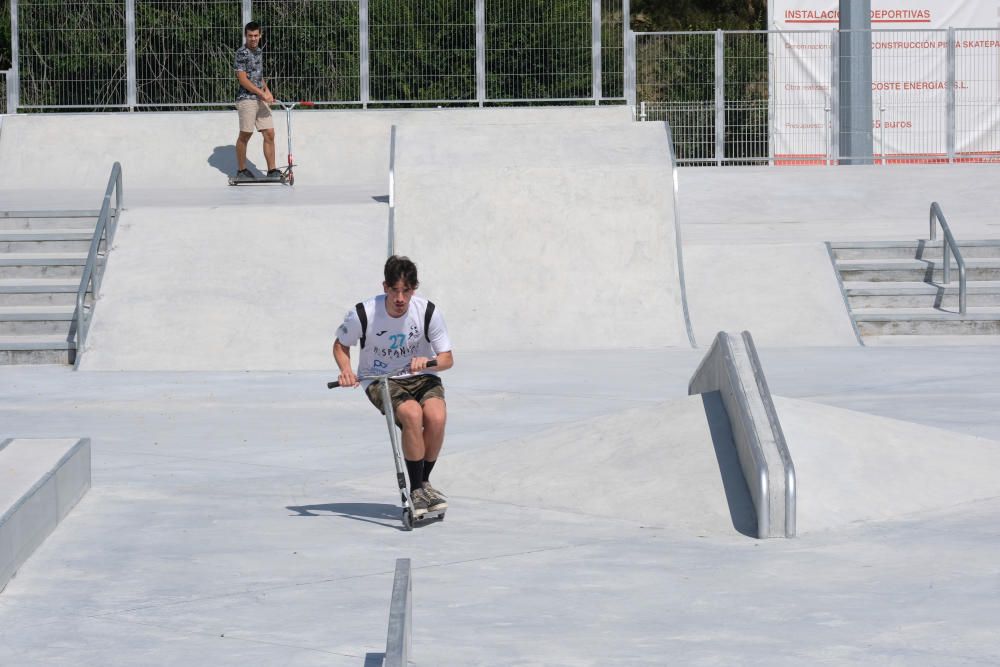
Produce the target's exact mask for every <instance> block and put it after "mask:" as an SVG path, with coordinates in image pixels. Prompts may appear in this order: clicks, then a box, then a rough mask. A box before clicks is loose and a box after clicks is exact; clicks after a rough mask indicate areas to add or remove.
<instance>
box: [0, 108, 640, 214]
mask: <svg viewBox="0 0 1000 667" xmlns="http://www.w3.org/2000/svg"><path fill="white" fill-rule="evenodd" d="M273 113H274V114H275V115H274V120H275V135H276V142H277V161H278V164H279V165H282V164H285V162H286V155H287V151H286V143H287V132H286V130H285V112H284V111H283V110H282V109H280V108H277V109H275V110H274V112H273ZM501 118H510V119H512V118H521V119H526V120H530V121H532V122H559V120H560V119H561V120H562V122H569V123H573V124H593V123H605V122H608V121H609V120H611V119H616V120H620V122H622V123H628V122H629V121H628V110H627V109H625V108H624V107H607V108H604V109H570V110H560V111H558V112H553V111H552V110H551V109H541V110H538V109H523V110H500V109H498V110H489V109H487V110H482V109H467V110H434V109H431V110H400V111H392V110H390V111H330V110H296V111H293V130H292V135H293V137H292V138H293V143H294V146H293V153H294V155H295V161H296V163H297V164H299V165H300V166H299V168H298V169H296V171H295V182H296V187H297V188H310V187H316V186H320V187H322V186H344V185H358V184H372V183H375V184H378V186H379V191H378V192H377V194H379V195H384V194H387V192H388V191H387V183H388V173H389V135H390V129H391V127H392V126H393V125H401V124H402V125H434V124H440V125H450V124H453V123H456V122H463V121H464V122H483V121H491V120H492V121H496V120H497V119H501ZM237 129H238V128H237V121H236V112H235V111H205V112H173V113H145V112H144V113H101V114H20V115H17V116H7V117H6V118H5V119H4V124H3V130H2V133H0V168H2V169H3V174H4V177H3V180H2V181H0V191H2V190H20V189H31V190H39V191H46V190H48V191H52V190H72V191H83V192H87V191H92V192H94V196H95V197H96V198H97V201H98V202H99V200H100V197H101V195H102V194H103V192H104V186H105V185H106V184H107V180H108V174H109V172H110V171H111V165H112V164H114V162H116V161H118V162H121V163H122V167H123V173H124V180H125V188H126V192H127V193H128V192H131V193H133V194H134V193H135V192H136V190H138V191H139V193H140V194H145V191H148V190H162V189H198V190H202V189H214V190H215V191H216V192H217V193H218V195H219V198H220V201H227V200H228V199H232V198H236V197H239V196H241V195H239V194H238V193H240V192H242V191H243V190H245V189H241V188H229V187H228V186H227V185H226V177H227V176H228V175H230V174H232V173H234V172H235V171H236V155H235V152H234V151H235V141H236V135H237ZM261 146H262V144H261V139H260V136H259V135H257V134H255V135H254V137H253V139H251V144H250V148H249V150H248V153H247V156H248V158H249V160H250V162H251V163H252V164H253V165H255V166H256V167H257V168H258V169H266V164H265V162H264V158H263V153H262V149H261ZM132 203H135V201H133V202H132ZM177 204H180V205H183V201H178V202H177ZM93 205H94V204H88V207H90V206H93Z"/></svg>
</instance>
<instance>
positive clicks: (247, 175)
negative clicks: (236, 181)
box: [236, 169, 257, 181]
mask: <svg viewBox="0 0 1000 667" xmlns="http://www.w3.org/2000/svg"><path fill="white" fill-rule="evenodd" d="M236 178H240V179H243V180H246V181H256V180H257V176H256V174H254V173H253V172H252V171H250V170H249V169H240V170H239V171H238V172H236Z"/></svg>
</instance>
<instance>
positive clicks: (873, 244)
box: [830, 239, 1000, 250]
mask: <svg viewBox="0 0 1000 667" xmlns="http://www.w3.org/2000/svg"><path fill="white" fill-rule="evenodd" d="M921 243H923V246H924V247H925V248H940V247H941V246H942V241H941V239H937V240H935V241H928V240H926V239H918V240H915V241H831V242H830V247H831V248H832V249H833V250H865V249H869V248H870V249H873V250H879V249H884V248H913V249H914V250H916V249H917V248H918V247H919V245H920V244H921ZM958 247H959V248H965V247H969V248H981V247H987V248H1000V239H968V240H962V241H959V242H958Z"/></svg>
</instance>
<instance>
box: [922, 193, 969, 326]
mask: <svg viewBox="0 0 1000 667" xmlns="http://www.w3.org/2000/svg"><path fill="white" fill-rule="evenodd" d="M935 223H938V224H940V225H941V232H942V236H943V237H944V238H943V239H942V241H941V257H942V261H943V262H944V269H943V273H944V277H943V281H944V284H945V285H948V284H950V283H951V257H950V256H949V250H950V252H951V253H952V254H954V255H955V263H956V264H958V312H959V313H961V314H962V315H965V312H966V280H965V260H964V259H963V258H962V252H961V251H960V250H959V249H958V243H957V242H956V241H955V237H954V235H952V233H951V227H949V226H948V221H947V220H945V217H944V212H943V211H942V210H941V206H940V205H939V204H938V203H937V202H934V203H932V204H931V212H930V226H931V233H930V237H931V241H934V240H936V239H937V224H935Z"/></svg>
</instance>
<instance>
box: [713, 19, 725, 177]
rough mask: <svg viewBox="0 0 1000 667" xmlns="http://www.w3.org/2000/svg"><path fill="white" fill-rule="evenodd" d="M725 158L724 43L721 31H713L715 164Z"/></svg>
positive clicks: (718, 163)
mask: <svg viewBox="0 0 1000 667" xmlns="http://www.w3.org/2000/svg"><path fill="white" fill-rule="evenodd" d="M725 157H726V42H725V35H724V34H723V32H722V30H716V31H715V164H716V165H718V166H722V161H723V160H724V159H725Z"/></svg>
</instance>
